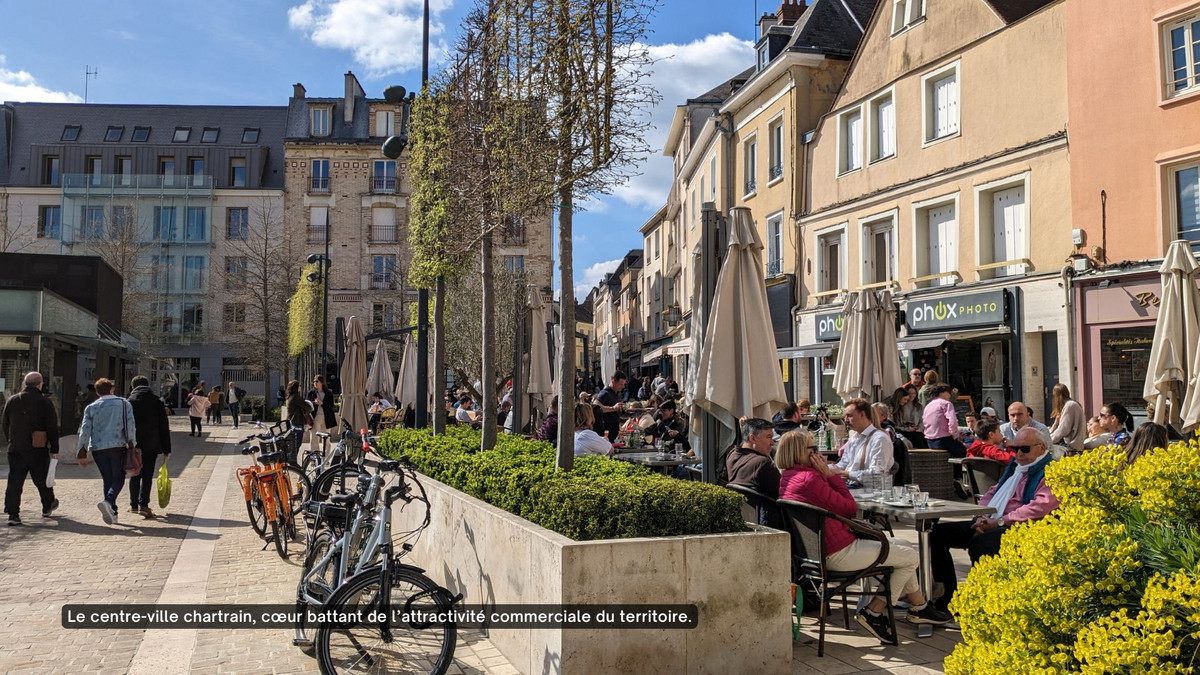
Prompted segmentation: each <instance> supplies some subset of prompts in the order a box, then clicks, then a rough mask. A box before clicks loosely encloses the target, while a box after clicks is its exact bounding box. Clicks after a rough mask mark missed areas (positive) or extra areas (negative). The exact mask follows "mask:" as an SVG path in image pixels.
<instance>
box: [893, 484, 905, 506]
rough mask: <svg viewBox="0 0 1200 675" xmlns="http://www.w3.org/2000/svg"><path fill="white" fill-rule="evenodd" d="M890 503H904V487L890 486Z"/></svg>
mask: <svg viewBox="0 0 1200 675" xmlns="http://www.w3.org/2000/svg"><path fill="white" fill-rule="evenodd" d="M892 501H897V502H902V501H904V486H903V485H893V486H892Z"/></svg>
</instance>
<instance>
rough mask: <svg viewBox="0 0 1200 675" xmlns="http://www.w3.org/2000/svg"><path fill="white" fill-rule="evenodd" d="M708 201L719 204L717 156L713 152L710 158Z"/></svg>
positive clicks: (714, 204)
mask: <svg viewBox="0 0 1200 675" xmlns="http://www.w3.org/2000/svg"><path fill="white" fill-rule="evenodd" d="M708 190H709V199H708V201H710V202H712V203H713V206H716V204H717V156H716V155H715V154H713V155H712V156H710V157H709V158H708Z"/></svg>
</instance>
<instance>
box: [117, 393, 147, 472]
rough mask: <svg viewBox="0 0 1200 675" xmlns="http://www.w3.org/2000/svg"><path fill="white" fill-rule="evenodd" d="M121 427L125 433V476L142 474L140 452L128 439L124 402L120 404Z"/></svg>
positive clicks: (127, 423)
mask: <svg viewBox="0 0 1200 675" xmlns="http://www.w3.org/2000/svg"><path fill="white" fill-rule="evenodd" d="M121 425H122V427H123V429H124V431H125V475H126V476H136V475H138V474H139V473H141V472H142V451H141V449H140V448H138V447H137V446H136V445H134V443H133V441H132V440H131V439H130V438H129V415H128V412H127V411H126V409H125V404H124V402H122V403H121Z"/></svg>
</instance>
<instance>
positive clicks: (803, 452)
mask: <svg viewBox="0 0 1200 675" xmlns="http://www.w3.org/2000/svg"><path fill="white" fill-rule="evenodd" d="M775 466H776V467H777V468H778V469H779V470H780V471H781V472H782V473H781V475H780V478H779V498H780V499H790V500H792V501H797V502H804V503H805V504H812V505H813V506H819V507H821V508H823V509H825V510H826V511H831V512H833V513H836V514H837V515H839V516H844V517H846V518H853V517H854V515H855V514H856V513H858V505H857V504H856V503H855V502H854V497H853V496H852V495H851V494H850V490H849V489H848V488H847V487H846V482H845V481H844V480H842V478H841V477H840V476H838V475H837V474H835V473H833V472H832V471H830V470H829V463H828V462H827V461H826V460H825V458H824V457H822V456H821V455H820V453H818V452H817V446H816V444H815V443H813V440H812V436H811V435H809V434H808V433H806V432H803V431H789V432H787V433H786V434H784V435H783V437H782V438H780V439H779V448H778V449H777V450H776V451H775ZM879 548H880V544H879V542H878V541H873V540H869V539H859V538H858V537H856V536H854V533H853V532H851V531H850V528H848V527H846V525H845V524H844V523H842V522H840V521H837V520H833V519H830V520H826V521H825V565H826V566H827V567H828V568H829V569H830V570H833V571H840V570H845V571H849V570H859V569H863V568H864V567H866V566H867V565H870V564H871V563H872V562H874V560H875V558H876V557H877V556H878V555H879ZM919 562H920V555H919V554H918V553H917V552H916V551H915V550H914V549H913V548H911V547H910V546H909V545H908V544H907V543H906V542H904V541H903V540H900V539H891V540H889V548H888V557H887V559H886V560H884V562H883V564H884V565H887V566H890V567H891V568H892V576H891V579H890V581H891V591H892V597H891V602H892V604H893V605H895V604H896V602H897V601H899V600H901V599H904V600H906V601H908V603H909V608H908V617H907V619H908V622H909V623H928V624H945V623H949V622H950V621H951V616H950V614H948V613H947V612H943V611H941V610H939V609H937V608H935V607H934V606H933V605H932V604H929V603H926V602H925V596H924V595H922V594H921V588H920V586H919V585H918V584H917V565H918V564H919ZM885 609H886V606H885V605H884V599H883V598H882V597H880V596H875V597H874V598H872V599H871V602H870V604H868V605H867V606H866V607H864V608H863V609H862V610H860V611H859V612H858V614H857V615H855V617H854V620H855V621H857V622H858V623H859V625H861V626H862V627H863V628H866V629H867V631H869V632H870V633H871V634H872V635H874V636H875V637H877V638H879V640H880V641H881V642H883V643H884V644H891V643H892V642H893V638H894V636H893V634H892V626H891V624H890V623H889V622H888V620H887V617H886V616H885V615H884V610H885Z"/></svg>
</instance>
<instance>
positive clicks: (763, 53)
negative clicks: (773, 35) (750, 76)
mask: <svg viewBox="0 0 1200 675" xmlns="http://www.w3.org/2000/svg"><path fill="white" fill-rule="evenodd" d="M769 63H771V46H770V45H769V44H764V45H763V46H761V47H759V48H758V69H759V70H763V69H765V68H766V67H767V64H769Z"/></svg>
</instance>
